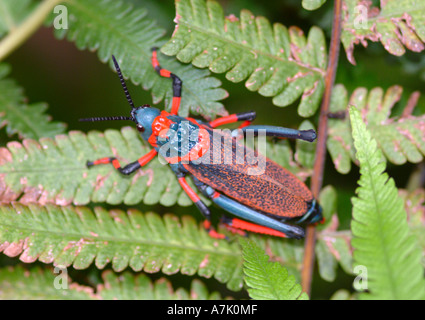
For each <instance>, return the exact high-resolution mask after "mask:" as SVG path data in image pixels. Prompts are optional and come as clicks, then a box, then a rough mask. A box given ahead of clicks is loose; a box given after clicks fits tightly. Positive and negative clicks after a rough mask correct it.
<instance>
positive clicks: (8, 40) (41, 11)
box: [0, 0, 63, 61]
mask: <svg viewBox="0 0 425 320" xmlns="http://www.w3.org/2000/svg"><path fill="white" fill-rule="evenodd" d="M60 2H63V0H45V1H43V2H42V3H41V4H40V5H39V6H38V7H37V9H35V10H34V12H32V13H31V14H30V15H29V17H28V18H27V19H26V20H25V21H24V22H23V23H22V24H21V25H19V26H18V27H17V28H15V29H13V30H12V31H10V32H9V34H8V35H7V36H6V37H5V38H4V39H3V40H2V41H1V42H0V61H2V60H3V59H5V58H6V57H7V56H8V55H9V54H11V53H12V52H13V51H14V50H15V49H16V48H18V47H19V46H20V45H21V44H22V43H24V42H25V41H26V40H27V39H28V38H29V37H30V36H31V35H32V34H33V33H34V32H36V31H37V30H38V28H39V27H40V26H41V25H42V24H43V22H44V20H45V19H46V17H47V16H48V14H49V13H50V12H51V11H52V10H53V8H54V7H55V6H56V5H57V4H59V3H60Z"/></svg>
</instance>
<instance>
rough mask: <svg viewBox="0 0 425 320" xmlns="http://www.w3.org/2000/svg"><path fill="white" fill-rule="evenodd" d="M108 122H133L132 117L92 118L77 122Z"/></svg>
mask: <svg viewBox="0 0 425 320" xmlns="http://www.w3.org/2000/svg"><path fill="white" fill-rule="evenodd" d="M110 120H133V117H123V116H115V117H94V118H84V119H80V120H79V121H85V122H87V121H90V122H94V121H110Z"/></svg>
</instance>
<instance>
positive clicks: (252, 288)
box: [239, 238, 308, 300]
mask: <svg viewBox="0 0 425 320" xmlns="http://www.w3.org/2000/svg"><path fill="white" fill-rule="evenodd" d="M239 242H240V244H241V246H242V253H243V257H244V268H243V271H244V274H245V277H244V281H245V283H246V285H247V286H248V293H249V296H250V297H251V298H253V299H257V300H306V299H308V296H307V294H306V293H304V292H302V289H301V286H300V285H299V284H297V283H296V281H295V278H294V276H292V275H291V276H290V275H289V274H288V271H287V270H286V269H285V268H284V267H283V266H282V265H280V264H279V263H278V262H269V257H268V256H267V255H266V254H265V253H264V251H263V250H262V249H261V248H260V247H259V246H258V245H257V244H256V243H255V242H254V241H252V240H248V239H244V238H240V239H239Z"/></svg>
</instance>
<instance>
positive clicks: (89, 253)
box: [0, 203, 242, 290]
mask: <svg viewBox="0 0 425 320" xmlns="http://www.w3.org/2000/svg"><path fill="white" fill-rule="evenodd" d="M0 251H3V253H4V254H6V255H8V256H10V257H14V256H20V260H21V261H23V262H27V263H30V262H34V261H36V260H39V261H42V262H45V263H53V264H54V265H55V266H59V265H60V266H65V267H67V266H71V265H72V266H73V267H74V268H75V269H85V268H87V267H88V266H90V265H91V264H92V263H93V262H94V264H95V265H96V267H97V268H99V269H103V268H104V267H105V266H106V265H107V264H108V263H112V268H113V270H114V271H117V272H118V271H122V270H124V269H125V268H127V267H130V268H132V269H133V270H135V271H140V270H144V271H145V272H148V273H154V272H159V271H162V272H163V273H165V274H174V273H177V272H181V273H183V274H186V275H193V274H198V275H199V276H202V277H206V278H210V277H214V278H215V279H216V280H218V281H220V282H223V283H226V285H227V287H228V288H229V289H231V290H240V289H241V286H242V255H241V252H240V250H239V248H238V246H237V244H236V243H233V244H230V243H229V242H227V241H217V240H215V239H212V238H211V237H210V236H209V235H208V233H207V232H206V231H205V229H204V228H203V227H201V226H199V225H198V224H197V223H196V221H195V220H194V219H193V218H192V217H190V216H184V217H182V218H181V219H179V218H177V217H176V216H173V215H170V214H166V215H165V216H164V217H163V218H162V219H161V218H160V217H159V216H158V215H157V214H154V213H147V214H141V213H140V212H139V211H136V210H129V211H128V212H123V211H121V210H111V211H106V210H105V209H102V208H95V209H94V211H91V210H90V209H88V208H85V207H77V208H75V207H71V206H69V207H57V206H53V205H46V206H44V207H43V206H39V205H29V206H24V205H22V204H19V203H13V204H12V205H4V206H0Z"/></svg>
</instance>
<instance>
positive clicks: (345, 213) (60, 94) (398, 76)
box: [0, 0, 425, 298]
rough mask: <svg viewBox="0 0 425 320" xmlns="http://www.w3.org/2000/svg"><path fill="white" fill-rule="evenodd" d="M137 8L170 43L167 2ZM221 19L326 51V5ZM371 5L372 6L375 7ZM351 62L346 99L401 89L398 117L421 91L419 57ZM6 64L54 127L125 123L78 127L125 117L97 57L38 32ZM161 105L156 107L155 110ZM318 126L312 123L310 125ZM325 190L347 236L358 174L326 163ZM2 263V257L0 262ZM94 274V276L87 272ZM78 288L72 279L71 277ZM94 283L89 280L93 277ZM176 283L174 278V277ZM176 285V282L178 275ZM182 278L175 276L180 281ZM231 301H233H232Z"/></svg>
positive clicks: (290, 4) (138, 97) (371, 53)
mask: <svg viewBox="0 0 425 320" xmlns="http://www.w3.org/2000/svg"><path fill="white" fill-rule="evenodd" d="M129 2H132V3H134V5H135V6H143V7H146V8H147V9H148V10H149V13H150V17H151V18H152V19H154V20H156V21H157V22H158V24H159V25H160V26H162V27H163V28H164V29H166V31H167V35H171V33H172V31H173V29H174V23H173V19H174V15H175V10H174V2H173V1H172V0H156V1H155V0H143V1H142V0H140V1H138V0H131V1H129ZM219 2H220V3H221V4H222V5H223V7H224V10H225V13H226V14H231V13H233V14H235V15H236V16H239V12H240V10H241V9H249V10H250V11H252V12H253V13H254V14H255V15H263V16H265V17H267V18H268V19H269V20H270V21H271V22H281V23H283V24H285V25H287V26H290V25H296V26H298V27H300V28H301V29H302V30H303V31H304V32H305V33H307V32H308V30H309V29H310V27H311V26H313V25H317V26H319V27H321V28H322V29H323V30H324V31H325V34H326V36H327V40H328V43H329V39H330V30H331V22H332V4H333V1H327V3H326V4H325V5H324V6H323V7H322V8H320V9H319V10H317V11H314V12H308V11H306V10H304V9H303V8H302V7H301V1H300V0H285V1H283V0H282V1H261V2H260V1H255V0H219ZM375 2H376V1H375ZM354 55H355V58H356V61H357V65H356V66H353V65H351V64H350V63H348V61H347V59H346V56H345V52H344V50H343V48H342V47H341V53H340V61H339V66H338V71H337V77H336V83H343V84H344V85H345V87H346V88H347V89H348V92H349V93H350V94H351V92H352V91H353V90H354V89H355V88H357V87H360V86H362V87H366V88H368V89H371V88H373V87H376V86H380V87H382V88H384V90H386V89H387V88H388V87H390V86H392V85H395V84H398V85H401V86H402V87H403V88H404V91H403V96H402V99H401V101H400V102H399V103H398V104H397V106H396V108H395V110H394V113H395V114H399V113H400V112H401V110H402V108H403V107H404V105H405V104H406V102H407V99H408V97H409V95H410V93H412V92H413V91H416V90H421V89H422V88H423V86H424V84H425V57H424V55H423V54H420V53H412V52H407V53H406V54H405V55H404V56H403V57H394V56H391V55H390V54H388V53H387V52H386V51H385V50H384V49H383V47H382V45H381V44H380V43H377V44H376V43H369V46H368V48H366V49H365V48H363V47H356V48H355V51H354ZM6 62H7V63H9V64H10V65H11V66H12V73H11V77H12V78H14V79H15V80H17V82H18V84H19V85H20V86H22V87H23V88H25V94H26V96H27V97H28V101H29V102H31V103H33V102H47V103H48V104H49V109H48V111H47V112H48V113H49V114H50V115H52V117H53V118H54V119H55V120H56V121H61V122H65V123H67V124H68V130H81V131H84V132H87V131H89V130H99V131H103V130H105V129H108V128H116V129H118V128H120V127H121V126H123V125H127V124H123V122H119V121H117V122H97V123H94V124H93V123H81V122H78V119H79V118H85V117H92V116H113V115H127V113H128V111H129V107H128V105H127V101H126V100H125V97H124V94H123V92H122V88H121V86H120V84H119V80H118V78H117V75H116V73H115V72H112V70H111V69H110V68H109V67H108V66H107V65H105V64H103V63H101V62H100V61H99V60H98V58H97V56H96V53H94V52H89V51H79V50H78V49H77V48H76V47H75V45H74V44H73V43H70V42H68V41H66V40H62V41H59V40H56V39H55V37H54V36H53V32H52V30H51V29H50V28H46V27H43V28H41V29H40V30H39V31H38V32H37V33H36V34H34V35H33V36H32V37H31V38H30V39H29V40H28V41H27V42H26V43H25V44H24V45H23V46H21V47H20V48H19V49H18V50H16V51H15V52H14V53H13V54H12V55H10V56H9V57H8V58H7V59H6ZM214 76H216V77H217V78H219V79H221V80H222V83H223V88H225V89H226V90H227V91H228V92H229V97H228V98H227V99H225V100H224V101H223V102H224V104H225V106H226V108H227V110H228V111H229V112H231V113H234V112H240V111H247V110H255V111H257V115H258V117H257V120H256V123H257V124H270V125H280V126H288V127H297V126H298V124H299V123H300V122H301V120H302V119H301V118H300V117H299V116H298V115H297V113H296V109H297V108H296V105H297V104H298V102H296V103H295V104H294V105H293V106H289V107H286V108H279V107H276V106H274V105H273V104H272V102H271V99H269V98H265V97H263V96H261V95H259V94H258V93H253V92H250V91H248V90H247V89H246V88H245V87H244V83H243V82H242V83H238V84H234V83H231V82H229V81H227V80H226V79H225V78H224V76H222V75H214ZM128 86H129V90H130V92H131V95H132V97H133V100H134V101H135V103H136V104H138V105H141V104H152V98H151V95H150V92H147V91H144V90H143V89H142V88H141V87H136V86H134V85H133V84H131V83H128ZM424 102H425V99H424V97H421V98H420V100H419V103H418V107H417V109H416V110H415V113H423V112H425V103H424ZM161 107H162V103H160V104H159V108H161ZM312 120H313V121H314V122H315V123H316V124H317V119H316V118H313V119H312ZM14 139H18V137H17V136H14V137H12V138H10V137H7V136H6V135H5V132H4V130H1V131H0V144H1V145H2V146H4V145H5V144H6V143H7V141H10V140H14ZM413 169H414V166H413V165H411V164H407V165H404V166H402V167H397V166H393V165H389V168H388V172H389V174H390V175H391V176H392V177H394V179H395V181H396V184H397V186H398V187H401V188H403V187H405V185H406V183H407V179H408V177H409V175H410V173H411V171H412V170H413ZM325 170H326V171H325V179H324V185H327V184H332V185H334V186H335V187H336V189H337V190H338V191H339V193H338V195H339V199H338V214H339V217H340V220H341V228H342V229H347V228H349V219H350V217H351V203H350V197H351V196H352V195H353V193H354V190H355V187H356V181H357V179H358V170H357V168H356V167H354V168H353V170H352V171H351V173H350V174H349V175H345V176H341V175H340V174H338V173H337V172H336V171H335V170H334V168H333V164H332V162H331V161H330V158H329V157H328V159H327V163H326V169H325ZM139 208H140V209H141V210H143V211H146V210H153V211H156V212H175V213H182V212H184V211H185V210H187V208H179V207H177V206H176V207H172V208H163V207H161V206H156V207H152V206H143V205H140V206H139ZM4 259H5V258H4V257H2V258H1V260H4ZM93 274H96V272H95V271H93ZM76 277H77V279H76V280H78V275H76ZM93 277H95V276H94V275H93ZM173 277H174V276H173ZM175 277H179V276H178V275H176V276H175ZM180 277H181V276H180ZM314 279H315V280H314V283H313V295H314V296H315V297H316V298H329V296H330V294H331V293H333V292H334V291H335V289H339V288H341V285H342V283H344V284H345V286H346V288H348V289H350V288H351V280H350V278H349V277H348V276H346V275H345V274H343V273H342V272H340V274H339V276H338V278H337V279H336V281H335V283H338V287H337V288H335V287H333V284H327V283H324V281H323V280H321V279H320V277H317V276H316V277H314ZM232 295H233V294H232Z"/></svg>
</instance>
